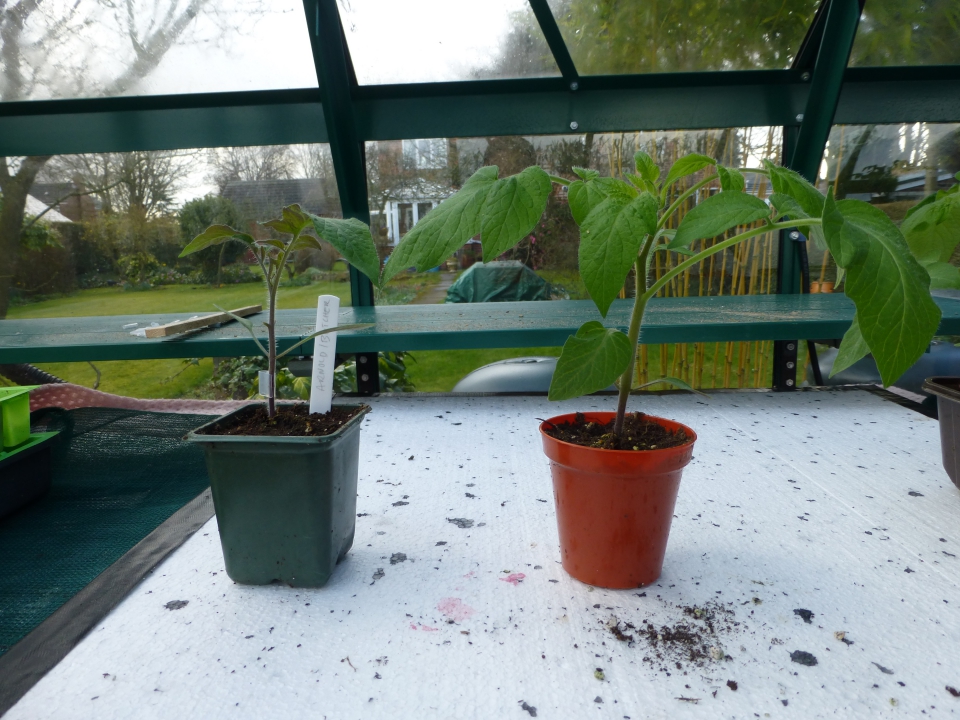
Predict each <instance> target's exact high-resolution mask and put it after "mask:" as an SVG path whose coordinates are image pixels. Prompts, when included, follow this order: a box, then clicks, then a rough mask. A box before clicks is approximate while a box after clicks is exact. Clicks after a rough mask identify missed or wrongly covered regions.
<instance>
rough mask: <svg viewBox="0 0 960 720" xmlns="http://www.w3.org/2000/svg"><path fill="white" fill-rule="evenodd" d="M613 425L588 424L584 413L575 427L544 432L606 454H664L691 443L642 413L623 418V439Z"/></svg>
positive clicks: (553, 427) (564, 425)
mask: <svg viewBox="0 0 960 720" xmlns="http://www.w3.org/2000/svg"><path fill="white" fill-rule="evenodd" d="M613 423H614V421H613V420H611V421H610V422H609V423H596V422H588V421H587V419H586V417H585V416H584V414H583V413H577V415H576V417H575V418H574V421H573V422H572V423H562V424H560V425H547V426H546V427H545V428H544V431H545V432H546V433H547V435H549V436H550V437H552V438H556V439H557V440H560V441H562V442H568V443H572V444H574V445H583V446H585V447H594V448H602V449H604V450H662V449H664V448H672V447H678V446H680V445H686V444H687V443H688V442H690V438H688V437H687V434H686V433H685V432H684V431H683V430H682V429H680V430H677V431H676V432H674V431H672V430H668V429H667V428H665V427H663V426H662V425H660V424H659V423H657V422H655V421H653V420H648V419H647V416H646V415H644V414H643V413H627V414H626V416H624V419H623V435H622V436H621V437H617V436H616V435H614V434H613Z"/></svg>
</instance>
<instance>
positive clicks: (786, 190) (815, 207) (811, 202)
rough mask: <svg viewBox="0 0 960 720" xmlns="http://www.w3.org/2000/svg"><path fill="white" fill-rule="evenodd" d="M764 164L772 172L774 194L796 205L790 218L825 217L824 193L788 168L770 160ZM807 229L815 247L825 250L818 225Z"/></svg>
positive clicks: (771, 179)
mask: <svg viewBox="0 0 960 720" xmlns="http://www.w3.org/2000/svg"><path fill="white" fill-rule="evenodd" d="M763 164H764V165H765V166H766V168H767V170H768V171H769V172H770V185H771V186H772V187H773V192H774V193H775V194H779V195H788V196H790V197H791V198H793V200H794V202H795V203H796V205H795V206H794V210H793V211H791V212H789V213H788V214H789V215H790V217H792V218H793V219H794V220H802V219H806V218H818V217H821V216H822V215H823V202H824V198H823V193H821V192H820V191H819V190H817V189H816V188H815V187H814V186H813V185H811V184H810V183H809V182H807V181H806V179H805V178H804V177H803V176H802V175H800V174H799V173H796V172H794V171H793V170H789V169H788V168H783V167H780V166H778V165H774V164H773V163H772V162H770V161H769V160H764V163H763ZM771 202H772V197H771ZM774 204H776V203H774ZM797 207H799V209H800V211H802V213H803V214H802V215H798V214H797V211H796V208H797ZM777 209H778V210H780V209H781V208H780V206H779V205H777ZM807 227H808V231H807V235H808V236H809V237H810V239H811V240H813V242H814V245H816V246H817V247H818V248H820V249H823V248H825V247H826V241H825V239H824V237H823V230H822V229H821V228H820V227H819V226H817V225H812V226H807Z"/></svg>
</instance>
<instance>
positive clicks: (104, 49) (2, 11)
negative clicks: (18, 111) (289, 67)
mask: <svg viewBox="0 0 960 720" xmlns="http://www.w3.org/2000/svg"><path fill="white" fill-rule="evenodd" d="M259 7H260V6H259V0H258V1H257V2H255V3H244V2H240V3H238V4H237V5H235V6H234V9H232V10H227V9H223V8H222V7H221V6H219V5H218V4H216V3H214V2H213V0H89V1H88V2H69V3H68V2H57V1H56V0H49V2H46V3H45V2H43V0H7V1H6V2H2V3H0V102H9V101H14V100H30V99H37V98H49V97H64V96H70V97H76V96H88V97H89V96H97V95H122V94H124V93H128V92H132V91H135V90H136V89H137V86H138V84H139V83H140V82H141V81H142V80H143V79H144V78H146V77H147V76H149V75H150V73H151V72H152V71H153V70H155V69H156V67H157V66H158V65H159V63H160V61H161V60H162V59H163V57H164V55H166V53H167V52H168V51H169V50H170V49H171V48H173V47H174V46H176V45H178V44H183V43H185V42H189V41H191V36H192V33H194V32H195V31H196V28H197V25H198V20H199V19H200V18H204V19H205V20H206V21H207V22H208V23H213V24H214V25H215V26H217V27H221V28H222V27H228V26H229V27H235V26H236V25H237V23H240V22H245V21H249V20H250V17H251V16H255V15H256V14H257V13H258V12H259ZM244 18H245V19H244ZM92 30H93V31H94V32H95V33H96V35H97V37H96V38H95V40H96V41H94V40H93V38H94V33H92V32H91V31H92ZM104 58H107V59H108V62H106V63H104V62H103V59H104ZM50 158H51V156H50V155H39V156H34V157H28V158H3V157H0V194H2V195H3V198H4V203H3V209H2V211H0V254H2V256H3V257H4V258H6V260H5V263H6V265H7V266H6V267H5V268H4V272H3V273H0V318H4V317H6V314H7V308H8V306H9V303H10V282H11V279H12V277H13V275H14V274H15V270H16V268H15V267H14V265H15V263H16V258H17V255H18V253H19V245H20V233H21V229H22V227H23V215H24V207H25V206H26V201H27V194H28V192H29V191H30V188H31V186H32V185H33V182H34V180H35V179H36V177H37V174H38V173H39V172H40V170H41V169H42V168H43V167H44V165H46V163H47V162H48V161H49V160H50Z"/></svg>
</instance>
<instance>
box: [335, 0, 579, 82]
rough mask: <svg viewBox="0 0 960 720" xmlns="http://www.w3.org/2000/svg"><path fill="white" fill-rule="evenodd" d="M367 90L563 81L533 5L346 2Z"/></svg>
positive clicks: (514, 0) (509, 0) (491, 0)
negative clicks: (433, 84)
mask: <svg viewBox="0 0 960 720" xmlns="http://www.w3.org/2000/svg"><path fill="white" fill-rule="evenodd" d="M340 16H341V18H342V20H343V25H344V28H345V30H346V34H347V43H348V45H349V47H350V56H351V59H352V60H353V67H354V69H355V70H356V73H357V80H358V82H359V83H360V84H361V85H383V84H389V83H413V82H440V81H449V80H483V79H487V78H520V77H545V76H550V75H559V74H560V71H559V70H558V69H557V65H556V63H555V62H554V60H553V55H552V54H551V53H550V48H549V47H547V42H546V40H545V39H544V37H543V33H542V32H541V30H540V26H539V25H537V21H536V19H535V18H534V16H533V13H532V12H531V11H530V7H529V5H528V4H527V2H526V0H486V2H482V3H478V2H471V3H466V2H448V1H447V0H407V1H406V2H396V0H341V2H340Z"/></svg>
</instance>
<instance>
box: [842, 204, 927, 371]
mask: <svg viewBox="0 0 960 720" xmlns="http://www.w3.org/2000/svg"><path fill="white" fill-rule="evenodd" d="M823 230H824V234H825V236H826V239H827V244H828V246H829V248H830V251H831V253H832V254H833V257H834V259H835V260H836V262H837V265H838V266H840V267H842V268H843V269H844V270H845V272H846V275H845V280H844V292H845V293H846V295H847V296H848V297H849V298H850V299H851V300H853V302H854V304H855V305H856V307H857V324H858V327H859V331H860V333H861V335H862V337H863V339H864V341H865V342H866V344H867V346H868V347H869V348H870V352H871V353H873V357H874V359H875V360H876V362H877V368H878V369H879V370H880V377H881V379H882V380H883V383H884V385H891V384H893V383H894V382H896V381H897V380H898V379H899V377H900V376H901V375H902V374H903V373H904V372H905V371H906V370H907V368H909V367H910V366H911V365H912V364H913V363H914V362H916V361H917V360H918V359H919V357H920V356H921V355H922V354H923V353H924V352H925V351H926V349H927V347H928V346H929V344H930V340H931V339H932V338H933V334H934V333H935V332H936V330H937V326H938V325H939V323H940V308H939V307H937V304H936V303H935V302H934V301H933V300H932V299H931V297H930V276H929V275H928V274H927V272H926V270H924V269H923V267H922V266H921V265H920V263H919V262H918V261H917V260H916V258H914V256H913V254H912V253H911V252H910V248H909V247H908V246H907V241H906V240H905V239H904V237H903V235H901V233H900V230H898V229H897V226H896V225H894V224H893V223H892V222H891V221H890V219H889V218H888V217H887V216H886V215H885V214H884V213H883V211H882V210H879V209H877V208H876V207H874V206H872V205H869V204H867V203H865V202H861V201H859V200H839V201H835V200H834V199H833V193H832V192H831V193H829V194H828V195H827V197H826V199H825V202H824V212H823ZM852 350H853V348H851V350H848V351H847V352H848V353H851V352H852Z"/></svg>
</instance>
